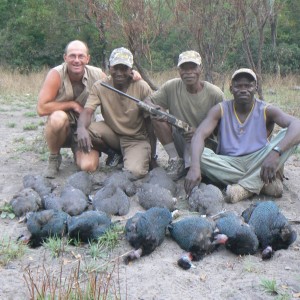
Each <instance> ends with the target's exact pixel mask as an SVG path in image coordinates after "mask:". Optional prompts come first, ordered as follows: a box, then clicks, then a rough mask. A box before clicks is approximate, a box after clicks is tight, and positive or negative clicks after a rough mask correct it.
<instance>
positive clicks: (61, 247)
mask: <svg viewBox="0 0 300 300" xmlns="http://www.w3.org/2000/svg"><path fill="white" fill-rule="evenodd" d="M69 244H70V242H69V240H68V239H64V238H60V237H57V236H55V237H49V238H47V239H46V240H45V241H44V242H43V246H44V247H45V248H46V249H48V250H49V251H50V253H51V255H52V257H59V256H60V255H61V254H62V253H63V252H64V251H65V250H66V248H67V247H68V246H69Z"/></svg>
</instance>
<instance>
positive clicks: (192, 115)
mask: <svg viewBox="0 0 300 300" xmlns="http://www.w3.org/2000/svg"><path fill="white" fill-rule="evenodd" d="M178 70H179V75H180V78H175V79H172V80H169V81H167V82H166V83H165V84H163V85H162V86H161V88H160V89H159V90H158V91H157V92H155V93H154V94H152V95H151V96H150V97H149V98H148V99H147V100H146V102H148V103H152V104H155V105H158V106H159V107H160V108H161V109H162V110H169V113H170V114H172V115H174V116H175V117H176V118H178V119H179V120H182V121H185V122H187V123H188V124H189V125H190V126H191V127H192V128H193V129H192V130H191V131H190V132H188V133H184V134H183V133H182V132H180V131H179V130H178V129H176V128H174V127H173V128H172V127H171V126H170V125H169V124H168V123H167V122H165V121H164V120H158V119H155V118H152V123H153V127H154V130H155V134H156V136H157V138H158V139H159V141H160V142H161V143H162V145H163V146H164V149H165V150H166V152H167V153H168V155H169V166H168V169H167V172H168V174H169V175H170V176H171V178H172V179H173V180H178V179H180V178H181V177H182V176H184V175H185V173H186V169H187V168H188V167H189V166H190V150H189V149H190V143H191V138H192V136H193V133H194V131H195V129H196V128H197V127H198V125H199V124H200V123H201V122H202V121H203V120H204V118H205V117H206V114H207V112H208V111H209V110H210V109H211V108H212V107H213V106H214V105H215V104H217V103H219V102H222V101H223V99H224V94H223V92H222V91H221V90H220V89H219V88H218V87H217V86H215V85H213V84H211V83H209V82H207V81H202V80H201V79H200V74H201V57H200V54H199V53H198V52H196V51H185V52H183V53H181V54H180V55H179V60H178Z"/></svg>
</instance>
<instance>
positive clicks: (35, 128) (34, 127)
mask: <svg viewBox="0 0 300 300" xmlns="http://www.w3.org/2000/svg"><path fill="white" fill-rule="evenodd" d="M37 129H38V125H36V124H34V123H30V124H26V125H24V126H23V130H28V131H29V130H37Z"/></svg>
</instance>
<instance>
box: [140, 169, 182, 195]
mask: <svg viewBox="0 0 300 300" xmlns="http://www.w3.org/2000/svg"><path fill="white" fill-rule="evenodd" d="M144 182H145V183H149V184H152V185H159V186H160V187H162V188H165V189H167V190H169V191H170V192H171V194H172V196H175V195H176V193H177V185H176V183H175V182H174V181H173V180H172V179H171V178H170V177H169V175H168V174H167V171H166V170H165V169H163V168H160V167H159V168H154V169H153V170H151V171H150V172H149V173H148V174H147V176H146V177H145V180H144Z"/></svg>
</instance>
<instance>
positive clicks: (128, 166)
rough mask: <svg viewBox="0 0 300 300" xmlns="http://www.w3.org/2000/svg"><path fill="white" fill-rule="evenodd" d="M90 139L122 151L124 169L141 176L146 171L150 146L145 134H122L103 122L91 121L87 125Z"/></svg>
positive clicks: (138, 176)
mask: <svg viewBox="0 0 300 300" xmlns="http://www.w3.org/2000/svg"><path fill="white" fill-rule="evenodd" d="M89 132H90V135H91V139H92V141H97V139H101V140H103V141H104V142H105V143H106V144H107V145H108V146H109V147H110V148H112V149H115V150H119V151H121V152H122V155H123V161H124V168H123V170H124V171H129V172H131V173H132V174H133V175H134V176H135V177H137V178H141V177H143V176H145V175H146V174H147V173H148V170H149V163H150V158H151V146H150V142H149V139H148V137H147V135H146V133H145V134H140V135H136V136H123V135H118V134H116V133H115V132H114V131H113V130H112V129H111V128H110V127H109V126H108V125H107V124H106V123H105V122H103V121H101V122H92V123H91V125H90V127H89Z"/></svg>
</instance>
